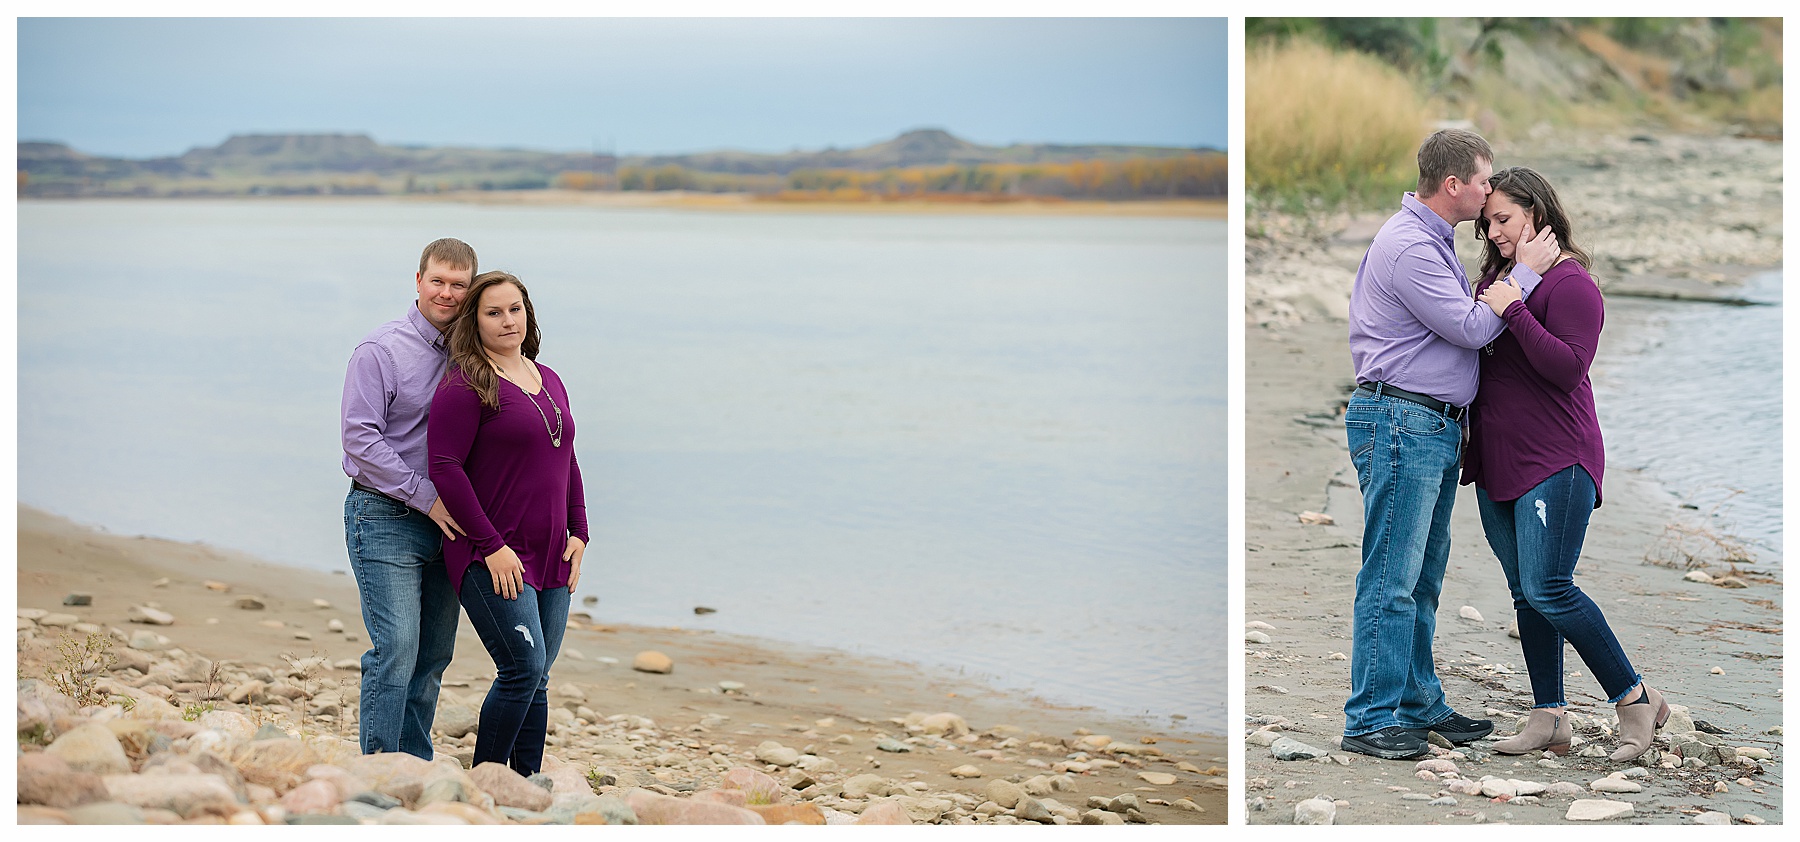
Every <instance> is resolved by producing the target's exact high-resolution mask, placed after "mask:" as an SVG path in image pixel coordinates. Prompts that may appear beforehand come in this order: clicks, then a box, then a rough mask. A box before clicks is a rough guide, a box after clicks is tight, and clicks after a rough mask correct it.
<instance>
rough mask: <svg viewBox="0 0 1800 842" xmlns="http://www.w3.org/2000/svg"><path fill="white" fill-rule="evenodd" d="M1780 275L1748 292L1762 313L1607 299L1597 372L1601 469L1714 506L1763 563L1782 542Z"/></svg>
mask: <svg viewBox="0 0 1800 842" xmlns="http://www.w3.org/2000/svg"><path fill="white" fill-rule="evenodd" d="M1781 276H1782V273H1781V271H1780V270H1776V271H1772V272H1763V273H1760V274H1757V275H1755V276H1753V277H1751V278H1750V279H1749V280H1748V282H1747V283H1746V284H1745V287H1744V289H1743V290H1742V293H1743V297H1745V298H1748V299H1750V300H1753V301H1761V302H1766V304H1765V306H1758V307H1731V306H1724V305H1719V304H1706V303H1697V302H1674V301H1655V300H1646V299H1641V298H1624V297H1617V296H1615V297H1612V298H1608V299H1607V301H1606V330H1605V333H1604V334H1603V335H1602V338H1601V345H1600V347H1601V350H1600V358H1599V359H1598V360H1597V361H1596V363H1595V365H1594V370H1593V377H1594V399H1595V402H1596V404H1597V405H1598V408H1599V411H1600V426H1601V429H1602V431H1603V432H1604V433H1605V435H1606V456H1607V463H1608V465H1609V466H1618V467H1622V468H1642V469H1644V471H1645V472H1646V473H1647V474H1649V475H1650V476H1651V477H1652V478H1654V479H1656V480H1657V481H1658V482H1659V483H1660V484H1662V485H1663V486H1664V487H1665V488H1667V489H1668V490H1669V491H1670V492H1672V493H1674V494H1676V495H1678V496H1681V497H1684V498H1688V499H1691V500H1692V502H1693V503H1694V504H1695V505H1697V506H1699V507H1700V508H1701V509H1702V510H1712V509H1714V507H1715V506H1717V511H1718V513H1719V516H1720V519H1719V521H1718V523H1719V525H1720V526H1721V527H1722V528H1723V529H1724V530H1725V531H1728V532H1733V533H1736V534H1737V535H1739V536H1740V537H1742V538H1744V539H1747V540H1748V541H1749V542H1751V545H1752V549H1753V550H1754V551H1755V552H1756V555H1757V561H1758V562H1759V563H1760V564H1762V565H1767V566H1771V567H1773V566H1779V565H1780V563H1781V535H1782V522H1781V314H1782V294H1781ZM1733 490H1736V491H1741V492H1743V493H1741V494H1737V495H1735V496H1733V495H1732V494H1731V492H1732V491H1733Z"/></svg>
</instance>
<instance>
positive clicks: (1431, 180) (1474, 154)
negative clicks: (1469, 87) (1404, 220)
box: [1418, 129, 1494, 199]
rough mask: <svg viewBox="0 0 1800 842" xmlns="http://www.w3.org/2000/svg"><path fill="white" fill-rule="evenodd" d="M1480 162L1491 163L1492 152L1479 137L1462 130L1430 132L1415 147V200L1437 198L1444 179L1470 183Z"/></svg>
mask: <svg viewBox="0 0 1800 842" xmlns="http://www.w3.org/2000/svg"><path fill="white" fill-rule="evenodd" d="M1482 161H1487V162H1488V163H1490V164H1491V163H1493V161H1494V150H1493V148H1492V147H1490V146H1488V142H1487V141H1486V140H1483V139H1482V138H1481V135H1478V134H1476V133H1474V132H1470V131H1464V130H1462V129H1442V130H1440V131H1435V132H1432V133H1431V136H1430V137H1428V138H1425V142H1424V143H1421V144H1419V189H1418V194H1419V198H1421V199H1429V198H1431V197H1432V196H1435V195H1437V191H1438V188H1439V187H1441V186H1443V184H1444V179H1446V178H1449V177H1450V176H1456V177H1457V178H1458V179H1461V180H1463V181H1469V180H1470V179H1473V178H1474V177H1475V168H1476V167H1478V166H1480V165H1481V162H1482Z"/></svg>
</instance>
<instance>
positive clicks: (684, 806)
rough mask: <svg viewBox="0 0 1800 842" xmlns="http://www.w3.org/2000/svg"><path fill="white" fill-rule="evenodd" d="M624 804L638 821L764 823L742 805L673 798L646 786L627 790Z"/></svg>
mask: <svg viewBox="0 0 1800 842" xmlns="http://www.w3.org/2000/svg"><path fill="white" fill-rule="evenodd" d="M625 805H626V806H627V807H630V808H631V811H632V812H633V813H635V814H636V815H637V819H638V823H639V824H662V825H669V824H763V823H764V822H763V819H762V816H759V815H757V814H756V813H755V812H753V811H751V810H748V809H746V808H743V807H733V806H731V805H729V804H719V803H717V802H713V801H696V800H694V799H692V798H673V797H670V796H667V795H659V794H657V793H654V792H651V791H649V790H647V789H635V788H634V789H630V790H626V792H625Z"/></svg>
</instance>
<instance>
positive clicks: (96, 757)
mask: <svg viewBox="0 0 1800 842" xmlns="http://www.w3.org/2000/svg"><path fill="white" fill-rule="evenodd" d="M44 751H46V752H48V753H50V754H54V755H56V756H57V757H60V758H62V760H63V761H64V762H66V763H68V764H69V768H71V769H74V770H76V771H81V772H92V773H94V774H96V775H123V774H126V773H129V772H130V771H131V761H130V760H129V759H128V758H126V756H125V749H124V748H123V747H122V746H120V745H119V739H118V738H117V737H115V736H113V732H112V729H111V728H108V727H106V726H105V725H102V724H88V725H83V726H81V727H79V728H75V729H73V730H70V731H69V732H68V733H65V734H63V735H62V736H60V737H57V738H56V741H55V742H53V743H51V744H50V747H49V748H46V749H44Z"/></svg>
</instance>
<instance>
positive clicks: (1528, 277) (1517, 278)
mask: <svg viewBox="0 0 1800 842" xmlns="http://www.w3.org/2000/svg"><path fill="white" fill-rule="evenodd" d="M1508 275H1509V276H1510V277H1511V278H1512V280H1513V283H1515V284H1517V285H1518V286H1519V291H1520V292H1521V293H1523V296H1522V297H1523V298H1530V297H1531V291H1532V290H1534V289H1537V285H1538V282H1539V281H1542V280H1543V279H1544V278H1543V276H1542V275H1539V274H1538V273H1536V272H1534V271H1532V269H1531V267H1530V266H1526V265H1525V264H1523V263H1520V264H1517V265H1515V266H1513V269H1512V271H1511V272H1509V273H1508Z"/></svg>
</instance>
